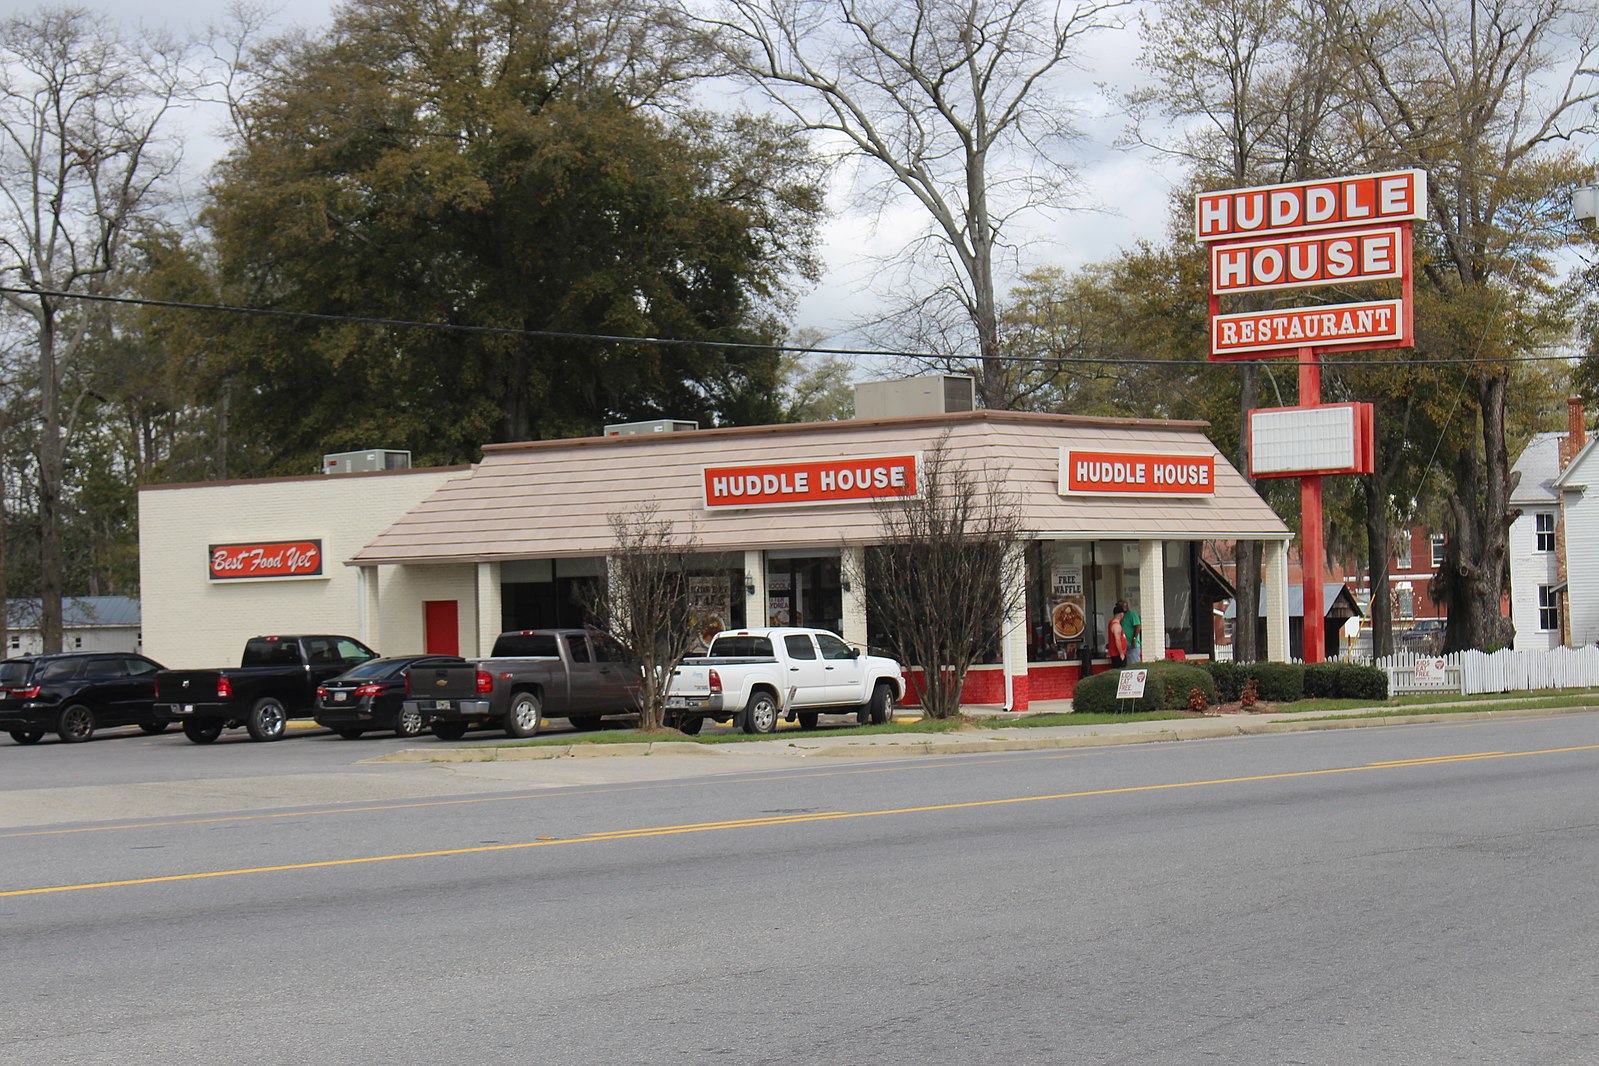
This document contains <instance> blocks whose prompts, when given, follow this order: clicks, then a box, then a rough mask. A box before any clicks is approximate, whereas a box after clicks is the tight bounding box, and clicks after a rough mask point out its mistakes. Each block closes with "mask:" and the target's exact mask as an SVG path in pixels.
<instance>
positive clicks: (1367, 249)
mask: <svg viewBox="0 0 1599 1066" xmlns="http://www.w3.org/2000/svg"><path fill="white" fill-rule="evenodd" d="M1426 217H1427V175H1426V172H1425V171H1421V170H1398V171H1392V172H1389V173H1384V174H1363V175H1360V176H1358V177H1352V178H1328V179H1325V180H1321V181H1301V182H1294V183H1291V184H1287V185H1263V186H1258V187H1256V188H1251V189H1228V190H1224V191H1221V192H1208V193H1201V194H1200V195H1199V196H1198V197H1196V198H1195V204H1194V236H1195V237H1196V238H1197V239H1198V240H1200V241H1202V242H1204V243H1206V244H1208V245H1209V246H1210V359H1211V361H1212V362H1234V361H1240V360H1246V359H1275V358H1285V357H1295V358H1297V359H1298V361H1299V407H1298V408H1296V409H1294V410H1295V411H1296V412H1298V415H1297V417H1298V418H1300V419H1301V420H1303V421H1302V423H1301V424H1315V425H1317V426H1318V427H1319V428H1320V431H1321V432H1320V435H1319V436H1318V435H1316V434H1312V435H1311V438H1312V439H1310V440H1306V439H1304V438H1303V437H1300V438H1298V439H1293V440H1290V441H1287V442H1285V443H1284V445H1283V448H1284V449H1285V450H1284V452H1283V454H1281V455H1270V456H1267V457H1265V458H1266V461H1265V462H1261V461H1258V460H1257V458H1256V456H1255V455H1254V448H1255V447H1257V446H1261V445H1263V444H1265V443H1266V442H1268V441H1272V440H1275V439H1276V438H1275V437H1273V435H1272V433H1271V432H1268V431H1269V430H1273V429H1275V426H1276V425H1277V424H1278V423H1279V422H1280V420H1281V414H1280V413H1274V412H1264V411H1263V412H1258V414H1260V415H1263V416H1265V417H1264V418H1262V419H1261V420H1259V421H1257V419H1256V414H1257V412H1251V413H1250V421H1251V429H1250V433H1251V455H1250V466H1251V473H1252V474H1253V475H1254V476H1256V477H1286V476H1297V477H1298V478H1299V491H1300V515H1301V528H1300V548H1301V551H1300V563H1301V570H1302V572H1303V576H1302V577H1301V579H1300V583H1301V585H1302V586H1303V589H1304V604H1305V647H1304V654H1305V661H1306V662H1312V663H1315V662H1321V661H1322V659H1323V658H1325V634H1326V629H1325V618H1324V611H1325V604H1324V602H1323V599H1324V598H1323V596H1322V590H1321V575H1322V570H1323V568H1324V567H1323V555H1324V551H1323V548H1322V538H1321V479H1322V476H1323V475H1324V474H1345V473H1370V472H1371V469H1372V467H1371V462H1372V459H1373V456H1372V447H1373V437H1374V434H1373V430H1372V422H1371V415H1370V410H1369V408H1367V409H1365V410H1364V411H1360V410H1355V411H1353V412H1349V411H1346V410H1339V411H1327V412H1326V414H1327V416H1328V417H1320V416H1321V411H1319V410H1315V409H1319V408H1322V407H1323V404H1322V402H1321V357H1322V356H1323V355H1328V354H1331V353H1335V352H1354V351H1371V350H1373V349H1379V348H1408V347H1410V346H1411V344H1412V343H1413V338H1414V335H1415V330H1414V319H1415V304H1416V302H1415V280H1414V269H1413V261H1412V255H1413V253H1412V249H1413V247H1414V243H1413V234H1412V232H1411V231H1412V227H1413V226H1414V225H1415V222H1416V220H1418V219H1423V218H1426ZM1383 281H1390V282H1391V281H1397V282H1398V283H1399V288H1400V295H1399V299H1397V300H1394V299H1382V300H1370V301H1366V302H1362V303H1336V304H1310V305H1307V306H1301V307H1287V308H1273V309H1271V310H1266V311H1260V310H1244V311H1229V312H1225V313H1224V312H1223V311H1222V309H1221V301H1222V298H1223V297H1236V296H1239V295H1243V294H1252V293H1264V292H1275V291H1279V290H1283V289H1310V288H1316V287H1325V286H1329V285H1351V284H1356V283H1362V282H1383ZM1333 406H1337V405H1333ZM1286 410H1287V409H1280V411H1286ZM1274 415H1275V416H1276V417H1273V416H1274ZM1257 426H1258V427H1259V428H1260V430H1261V435H1260V436H1259V438H1258V439H1257V438H1256V427H1257ZM1346 432H1347V433H1349V434H1351V436H1349V437H1345V436H1343V434H1344V433H1346ZM1328 434H1331V436H1329V435H1328Z"/></svg>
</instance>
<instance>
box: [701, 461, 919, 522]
mask: <svg viewBox="0 0 1599 1066" xmlns="http://www.w3.org/2000/svg"><path fill="white" fill-rule="evenodd" d="M917 458H918V457H917V456H915V455H886V456H873V457H870V458H862V459H814V460H805V461H801V462H793V463H761V464H758V465H752V466H708V467H706V468H705V471H704V482H705V506H706V507H708V508H710V509H712V510H716V509H718V508H730V507H797V506H802V505H808V504H819V503H859V502H861V501H863V500H878V499H885V498H892V497H895V496H915V495H916V493H917V488H916V469H917Z"/></svg>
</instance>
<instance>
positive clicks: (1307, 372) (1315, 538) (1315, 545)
mask: <svg viewBox="0 0 1599 1066" xmlns="http://www.w3.org/2000/svg"><path fill="white" fill-rule="evenodd" d="M1299 403H1300V406H1302V407H1310V406H1314V405H1316V404H1319V403H1321V359H1320V357H1318V356H1317V355H1316V349H1314V348H1301V349H1300V350H1299ZM1322 555H1323V549H1322V543H1321V475H1320V474H1313V475H1310V476H1308V477H1302V478H1300V479H1299V569H1300V578H1299V584H1300V587H1301V589H1302V590H1303V593H1304V597H1303V598H1304V604H1305V626H1304V631H1305V647H1304V655H1305V662H1307V663H1319V662H1321V661H1322V660H1323V659H1324V658H1325V657H1326V637H1325V630H1326V613H1325V612H1326V607H1325V605H1324V604H1323V603H1322V595H1321V572H1322Z"/></svg>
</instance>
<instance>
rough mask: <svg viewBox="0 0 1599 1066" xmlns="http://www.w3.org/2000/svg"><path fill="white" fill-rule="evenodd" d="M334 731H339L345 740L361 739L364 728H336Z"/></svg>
mask: <svg viewBox="0 0 1599 1066" xmlns="http://www.w3.org/2000/svg"><path fill="white" fill-rule="evenodd" d="M334 732H335V733H337V734H338V735H339V736H341V737H343V738H344V739H345V740H359V739H361V733H362V730H360V729H335V730H334Z"/></svg>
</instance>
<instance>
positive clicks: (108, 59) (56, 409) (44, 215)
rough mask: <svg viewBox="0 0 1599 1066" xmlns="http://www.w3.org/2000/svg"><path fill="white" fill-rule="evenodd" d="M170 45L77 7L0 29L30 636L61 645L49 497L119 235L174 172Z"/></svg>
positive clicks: (0, 103)
mask: <svg viewBox="0 0 1599 1066" xmlns="http://www.w3.org/2000/svg"><path fill="white" fill-rule="evenodd" d="M185 59H186V51H185V49H184V48H183V47H181V46H179V45H177V44H175V43H173V42H172V41H170V40H165V39H159V38H155V37H145V38H143V39H140V40H129V39H124V38H122V37H119V36H118V34H117V33H116V32H115V31H114V30H113V29H112V27H111V23H110V22H109V21H108V20H106V19H104V18H97V17H95V16H92V15H90V14H89V13H88V12H86V11H84V10H82V9H73V8H58V9H50V8H46V9H42V10H40V11H39V12H37V13H35V14H30V15H19V16H14V17H12V18H10V19H7V20H6V21H5V22H4V23H0V286H3V289H0V296H3V298H4V300H5V303H6V304H7V305H8V306H9V307H10V308H11V309H13V310H14V311H15V312H18V313H20V314H21V315H23V316H25V317H26V319H27V320H29V321H30V322H31V333H32V337H33V341H34V344H33V350H32V352H31V353H30V362H31V366H30V367H29V370H30V375H29V376H30V378H31V379H32V380H31V384H32V385H33V387H35V388H36V389H37V391H38V410H39V423H38V428H37V435H36V438H35V439H36V452H37V455H36V460H37V470H38V481H37V491H38V516H39V568H40V593H41V596H42V600H43V604H42V617H41V629H42V631H43V637H44V648H45V650H46V651H59V650H60V647H61V593H62V587H61V586H62V570H63V567H62V557H61V525H62V489H63V481H64V478H65V473H66V471H65V466H66V463H65V457H66V451H67V445H68V442H69V441H70V439H71V437H72V434H73V431H74V429H75V428H76V424H77V419H78V414H79V409H80V407H81V405H82V403H83V402H84V399H85V396H86V393H85V392H84V391H83V390H82V389H81V388H79V387H77V384H76V381H75V375H76V372H77V368H78V365H79V363H80V361H81V360H82V359H83V358H84V352H85V349H86V348H87V347H88V345H89V344H90V343H91V337H92V336H93V334H94V330H95V325H96V323H95V319H96V315H97V311H96V308H95V306H94V305H93V304H85V303H82V302H81V301H79V300H77V299H75V296H80V295H89V296H94V295H105V294H109V293H111V292H113V291H114V290H115V289H116V286H117V269H118V267H119V265H120V261H121V258H122V254H123V250H124V246H125V244H126V243H127V241H128V239H129V236H130V233H131V232H132V231H133V230H134V229H135V228H136V226H137V225H138V223H139V221H140V219H141V216H142V215H144V214H145V213H147V212H150V211H153V210H155V208H156V207H157V206H158V203H159V200H160V192H161V187H162V184H163V182H164V181H165V179H167V178H168V177H169V176H170V175H171V174H172V172H173V169H174V168H175V166H176V162H177V156H176V153H171V152H164V151H162V145H161V142H160V140H159V137H158V134H159V132H160V130H161V127H162V124H163V122H164V121H165V120H166V119H167V117H168V115H169V113H170V112H171V110H172V108H173V107H174V106H175V104H177V103H178V101H179V100H180V98H181V97H182V95H183V93H184V92H185V91H186V90H187V88H188V86H189V84H190V78H189V72H188V71H187V69H186V68H185Z"/></svg>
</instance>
